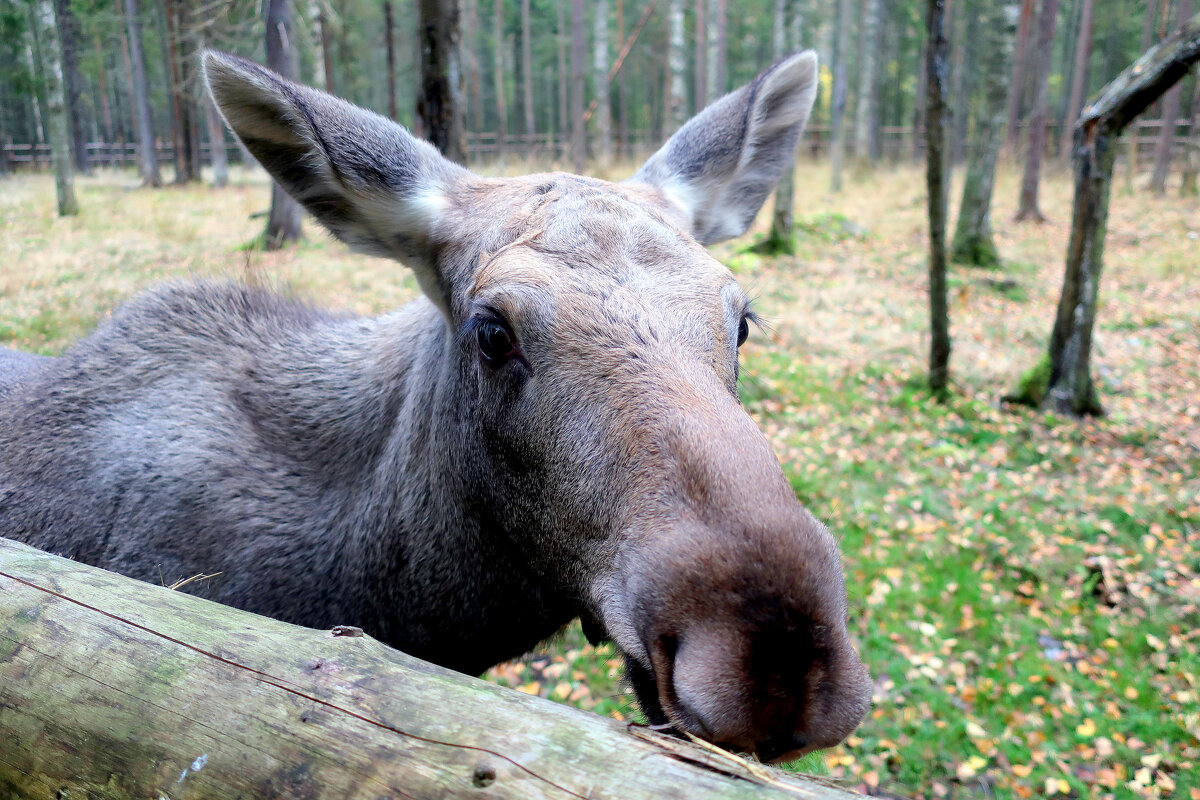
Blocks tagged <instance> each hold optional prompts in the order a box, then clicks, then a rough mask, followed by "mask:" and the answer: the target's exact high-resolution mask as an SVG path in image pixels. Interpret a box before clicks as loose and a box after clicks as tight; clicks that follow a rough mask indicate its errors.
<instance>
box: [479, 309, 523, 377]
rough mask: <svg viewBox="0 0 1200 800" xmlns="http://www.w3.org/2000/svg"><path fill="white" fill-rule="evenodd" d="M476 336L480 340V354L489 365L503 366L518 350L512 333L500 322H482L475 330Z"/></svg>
mask: <svg viewBox="0 0 1200 800" xmlns="http://www.w3.org/2000/svg"><path fill="white" fill-rule="evenodd" d="M475 338H476V340H477V341H478V342H479V355H480V356H482V357H483V360H484V362H485V363H486V364H487V365H488V366H489V367H492V368H496V367H499V366H501V365H502V364H503V363H504V362H505V361H507V360H508V359H509V358H510V357H511V356H513V355H514V354H515V352H516V345H515V344H513V340H512V334H510V333H509V332H508V329H507V328H505V327H504V326H503V325H501V324H500V323H498V322H492V321H490V320H488V321H485V322H481V323H480V324H479V327H478V328H477V329H476V331H475Z"/></svg>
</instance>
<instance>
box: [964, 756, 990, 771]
mask: <svg viewBox="0 0 1200 800" xmlns="http://www.w3.org/2000/svg"><path fill="white" fill-rule="evenodd" d="M967 763H968V764H970V765H971V768H972V769H974V770H975V771H976V772H978V771H979V770H981V769H983V768H984V767H986V766H987V759H986V758H984V757H982V756H971V757H970V758H968V759H967Z"/></svg>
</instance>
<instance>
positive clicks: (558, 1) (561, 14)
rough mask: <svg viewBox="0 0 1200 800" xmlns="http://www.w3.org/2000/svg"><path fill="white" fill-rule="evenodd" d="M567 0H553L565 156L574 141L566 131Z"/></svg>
mask: <svg viewBox="0 0 1200 800" xmlns="http://www.w3.org/2000/svg"><path fill="white" fill-rule="evenodd" d="M566 4H567V0H555V3H554V6H555V10H556V11H557V13H558V35H557V36H556V37H555V38H556V39H557V42H556V43H557V45H558V53H557V55H558V130H559V133H560V135H561V136H562V144H563V150H562V152H563V154H564V155H565V154H566V152H567V150H568V149H569V145H570V143H571V142H572V141H574V139H573V138H572V136H571V135H568V134H567V131H569V130H573V128H572V120H571V118H570V107H571V99H570V94H571V93H570V91H569V88H570V87H569V86H568V83H569V81H568V77H569V72H568V69H567V42H568V41H569V39H570V38H571V35H572V31H569V30H568V29H567V15H566V10H565V7H566Z"/></svg>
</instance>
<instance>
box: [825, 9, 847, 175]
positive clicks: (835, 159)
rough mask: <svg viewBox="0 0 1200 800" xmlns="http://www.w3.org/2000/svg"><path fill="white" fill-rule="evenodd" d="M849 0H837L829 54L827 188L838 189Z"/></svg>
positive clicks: (843, 134)
mask: <svg viewBox="0 0 1200 800" xmlns="http://www.w3.org/2000/svg"><path fill="white" fill-rule="evenodd" d="M851 13H853V12H852V10H851V0H839V2H838V23H837V51H836V52H835V53H834V55H833V58H834V61H835V64H834V68H833V105H832V108H831V120H830V122H831V127H832V129H833V130H832V132H831V133H832V135H833V147H832V152H831V154H830V162H831V176H830V181H829V190H830V191H831V192H840V191H841V190H842V163H843V161H844V160H845V155H846V91H847V86H846V84H847V71H846V61H847V60H849V58H850V28H851V27H852V26H851V24H850V15H851Z"/></svg>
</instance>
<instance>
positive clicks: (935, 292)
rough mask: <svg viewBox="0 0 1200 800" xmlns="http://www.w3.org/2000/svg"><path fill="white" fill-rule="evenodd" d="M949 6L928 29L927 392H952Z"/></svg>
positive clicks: (933, 3)
mask: <svg viewBox="0 0 1200 800" xmlns="http://www.w3.org/2000/svg"><path fill="white" fill-rule="evenodd" d="M945 11H946V9H945V0H928V5H927V8H926V16H925V29H926V33H927V36H928V41H927V44H926V57H925V83H926V87H927V88H926V92H927V96H926V100H925V136H926V145H925V187H926V190H927V191H928V194H929V333H930V341H929V389H930V391H932V392H933V393H934V394H935V395H936V396H938V397H944V396H945V395H946V394H947V393H948V392H949V384H950V312H949V305H948V302H947V296H946V153H945V121H946V119H945V118H946V111H945V102H944V99H943V98H944V97H945V91H946V77H947V75H946V71H947V65H946V54H947V43H946V32H945Z"/></svg>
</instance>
